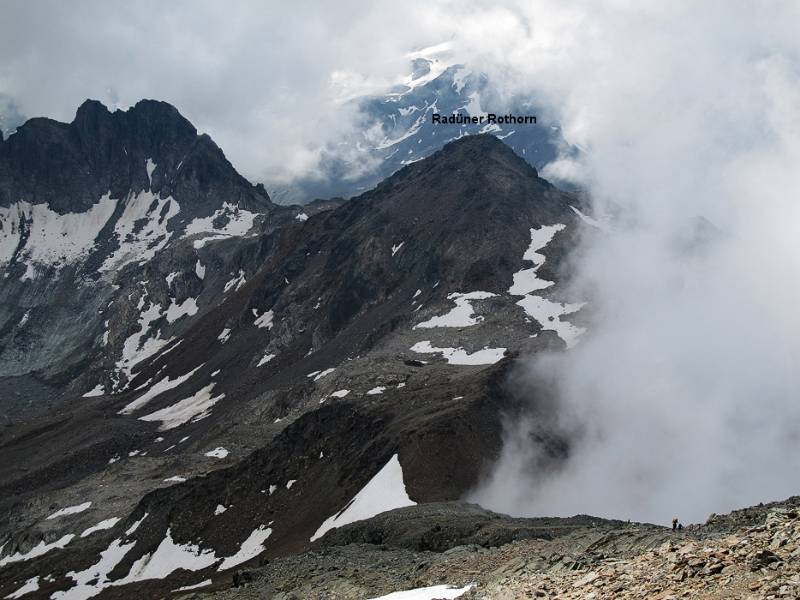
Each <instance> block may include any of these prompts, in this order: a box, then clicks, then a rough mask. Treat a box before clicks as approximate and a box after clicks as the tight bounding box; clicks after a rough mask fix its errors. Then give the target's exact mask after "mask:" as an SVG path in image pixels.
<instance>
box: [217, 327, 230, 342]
mask: <svg viewBox="0 0 800 600" xmlns="http://www.w3.org/2000/svg"><path fill="white" fill-rule="evenodd" d="M230 337H231V330H230V329H228V328H227V327H226V328H225V329H223V330H222V331H221V332H220V334H219V335H218V336H217V339H218V340H219V341H220V342H222V343H223V344H224V343H225V342H227V341H228V339H229V338H230Z"/></svg>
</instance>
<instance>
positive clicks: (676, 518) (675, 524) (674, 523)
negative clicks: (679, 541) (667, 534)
mask: <svg viewBox="0 0 800 600" xmlns="http://www.w3.org/2000/svg"><path fill="white" fill-rule="evenodd" d="M677 528H678V517H675V518H674V519H672V531H675V530H676V529H677Z"/></svg>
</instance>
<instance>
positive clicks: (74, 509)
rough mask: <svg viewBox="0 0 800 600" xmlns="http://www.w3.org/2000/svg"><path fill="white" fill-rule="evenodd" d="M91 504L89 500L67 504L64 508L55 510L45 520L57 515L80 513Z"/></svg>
mask: <svg viewBox="0 0 800 600" xmlns="http://www.w3.org/2000/svg"><path fill="white" fill-rule="evenodd" d="M91 505H92V503H91V502H84V503H82V504H76V505H75V506H67V507H66V508H62V509H61V510H57V511H56V512H54V513H53V514H52V515H50V516H49V517H47V519H46V520H47V521H49V520H51V519H57V518H59V517H64V516H66V515H75V514H78V513H82V512H83V511H85V510H86V509H88V508H89V507H90V506H91Z"/></svg>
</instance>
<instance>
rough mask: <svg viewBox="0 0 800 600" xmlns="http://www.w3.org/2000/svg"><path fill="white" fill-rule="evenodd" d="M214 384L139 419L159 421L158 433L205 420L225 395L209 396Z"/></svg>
mask: <svg viewBox="0 0 800 600" xmlns="http://www.w3.org/2000/svg"><path fill="white" fill-rule="evenodd" d="M215 385H216V384H215V383H210V384H208V385H207V386H205V387H204V388H202V389H201V390H199V391H197V392H196V393H195V394H194V395H192V396H190V397H189V398H185V399H184V400H181V401H180V402H177V403H176V404H173V405H171V406H167V407H166V408H162V409H161V410H157V411H156V412H154V413H150V414H149V415H144V416H143V417H139V419H140V420H142V421H161V426H160V427H159V428H158V430H159V431H166V430H168V429H173V428H175V427H178V426H179V425H183V424H184V423H188V422H190V421H191V422H192V423H194V422H196V421H199V420H201V419H205V418H206V417H207V416H208V415H209V414H211V407H212V406H214V405H215V404H216V403H217V402H219V401H220V400H222V399H223V398H224V397H225V394H220V395H218V396H213V397H212V395H211V392H212V390H213V389H214V386H215Z"/></svg>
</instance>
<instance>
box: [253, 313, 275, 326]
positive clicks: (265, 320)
mask: <svg viewBox="0 0 800 600" xmlns="http://www.w3.org/2000/svg"><path fill="white" fill-rule="evenodd" d="M253 314H254V315H255V316H256V320H255V321H253V323H254V324H255V325H256V327H259V328H261V329H272V319H273V318H274V316H275V313H273V312H272V311H271V310H268V311H267V312H265V313H264V314H263V315H261V316H258V311H256V309H255V308H254V309H253Z"/></svg>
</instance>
